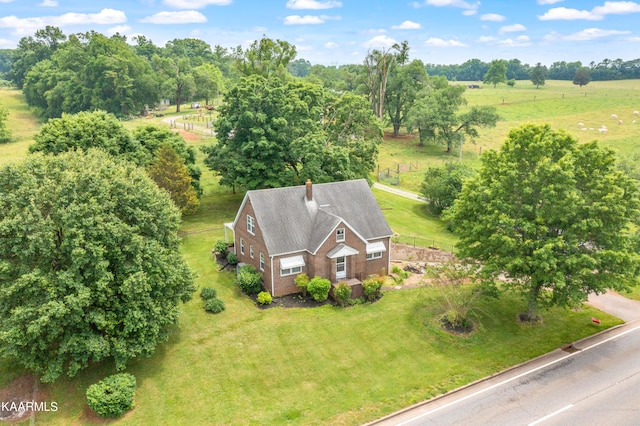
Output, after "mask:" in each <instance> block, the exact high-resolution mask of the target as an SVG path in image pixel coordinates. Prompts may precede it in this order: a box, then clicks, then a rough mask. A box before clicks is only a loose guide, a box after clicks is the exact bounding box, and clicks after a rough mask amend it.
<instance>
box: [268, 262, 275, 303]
mask: <svg viewBox="0 0 640 426" xmlns="http://www.w3.org/2000/svg"><path fill="white" fill-rule="evenodd" d="M269 263H270V265H271V295H272V296H273V292H274V291H275V290H276V287H275V286H276V284H275V282H274V279H273V256H269Z"/></svg>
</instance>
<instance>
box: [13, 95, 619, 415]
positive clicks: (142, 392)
mask: <svg viewBox="0 0 640 426" xmlns="http://www.w3.org/2000/svg"><path fill="white" fill-rule="evenodd" d="M592 84H593V83H592ZM546 88H548V87H546ZM546 88H545V89H546ZM516 89H517V86H516ZM516 89H512V90H516ZM540 90H541V91H542V90H544V89H540ZM482 91H483V93H488V92H489V89H482ZM478 92H480V91H478ZM0 96H1V98H0V99H1V102H2V103H3V105H5V106H7V107H9V103H10V102H15V104H14V105H15V107H16V108H17V109H16V111H24V113H23V115H22V116H21V115H19V114H15V115H14V110H13V109H11V107H9V109H10V111H11V114H12V115H11V116H10V120H13V119H14V117H15V118H16V119H18V118H19V120H22V121H20V122H19V123H16V122H13V121H12V122H11V123H12V124H11V125H12V126H15V128H16V129H21V130H20V131H21V132H24V133H23V134H21V135H19V136H18V137H17V139H18V140H17V141H16V142H13V143H10V144H6V145H0V164H7V163H10V162H12V161H18V160H20V159H21V158H24V156H26V152H27V146H28V145H29V144H30V143H31V138H32V135H33V133H35V132H36V131H37V127H38V125H37V121H36V120H34V119H33V118H32V117H31V116H30V115H29V114H28V111H27V110H26V107H21V106H20V105H21V99H22V98H21V95H20V94H19V93H18V92H15V93H11V91H4V90H0ZM22 104H23V103H22ZM21 108H24V109H21ZM20 117H21V118H20ZM155 121H159V119H149V120H147V122H155ZM139 124H143V123H142V120H134V121H131V122H126V123H125V125H126V126H127V127H136V126H137V125H139ZM494 130H495V129H494ZM505 134H506V133H505ZM188 142H189V143H190V144H192V145H194V146H197V145H201V144H203V143H207V140H206V139H203V138H202V137H201V136H199V135H198V136H194V137H188ZM396 142H397V143H396ZM405 143H406V146H405ZM469 145H470V146H471V147H473V145H471V144H469ZM412 146H413V147H412ZM496 147H497V145H496ZM383 148H384V149H389V150H396V151H388V152H397V154H396V156H397V157H398V158H401V157H402V156H404V155H406V158H407V159H411V158H412V157H415V155H414V156H412V155H411V154H409V153H410V152H411V150H416V151H415V152H420V153H422V154H424V153H427V154H429V153H431V154H430V155H425V158H427V159H428V160H425V161H428V162H431V161H433V162H434V163H435V162H439V161H444V160H443V158H444V157H445V156H444V155H443V153H442V151H443V149H442V147H441V146H438V147H430V146H428V147H424V148H422V149H421V150H417V147H415V144H413V145H412V144H411V141H410V140H406V139H405V140H403V142H402V143H400V141H391V140H387V141H385V143H384V147H383ZM383 155H388V154H383ZM473 156H474V154H473V152H472V150H471V149H470V150H465V161H477V159H475V158H474V157H473ZM381 158H382V156H381ZM402 158H404V157H402ZM200 160H201V157H200ZM402 161H404V159H402ZM412 161H416V159H415V158H414V159H413V160H412ZM419 161H422V160H421V159H420V160H419ZM202 170H203V178H202V179H203V184H204V189H205V196H204V197H203V199H202V203H201V208H200V211H199V212H198V213H197V214H196V215H193V216H191V217H188V218H186V219H185V220H184V223H183V225H182V227H181V231H180V232H181V235H182V237H183V243H182V252H183V255H184V256H185V258H186V259H187V261H188V262H189V264H190V265H191V267H192V268H193V269H194V270H195V271H196V273H197V284H198V286H199V287H203V286H212V287H215V288H216V289H217V290H218V295H219V298H220V299H222V300H223V301H224V302H225V305H226V310H225V311H224V312H222V313H221V314H218V315H211V314H207V313H206V312H205V311H204V309H203V304H202V301H201V300H200V298H199V297H198V294H197V293H196V294H195V295H194V298H193V300H191V301H190V302H188V303H187V304H185V305H184V306H183V309H182V310H183V313H182V316H181V320H180V325H179V326H178V327H176V328H175V329H174V330H173V331H172V333H171V337H170V339H169V341H168V342H166V343H164V344H161V345H160V346H159V347H158V349H157V351H156V354H155V355H154V356H152V357H150V358H141V359H137V360H134V362H132V363H131V364H130V366H129V368H128V369H127V371H128V372H130V373H132V374H134V375H135V376H136V377H137V380H138V389H137V392H136V408H135V409H134V410H132V411H131V412H128V413H127V414H126V415H124V416H123V417H122V418H119V419H117V420H115V421H113V422H109V423H113V424H118V425H120V424H122V425H139V424H172V425H181V424H185V425H187V424H188V425H191V424H282V423H290V424H305V425H306V424H327V423H331V424H361V423H363V422H366V421H370V420H373V419H375V418H378V417H380V416H383V415H385V414H388V413H390V412H392V411H394V410H397V409H400V408H402V407H405V406H407V405H409V404H412V403H415V402H418V401H420V400H423V399H427V398H430V397H432V396H435V395H438V394H441V393H443V392H446V391H448V390H451V389H454V388H456V387H458V386H461V385H463V384H465V383H469V382H471V381H474V380H477V379H479V378H481V377H484V376H486V375H489V374H492V373H495V372H497V371H500V370H502V369H504V368H506V367H509V366H511V365H514V364H517V363H520V362H523V361H525V360H527V359H530V358H532V357H535V356H538V355H540V354H542V353H545V352H548V351H549V350H552V349H555V348H557V347H559V346H561V345H562V344H565V343H568V342H571V341H574V340H578V339H580V338H582V337H585V336H587V335H590V334H593V333H596V332H598V331H601V330H602V329H604V328H606V327H610V326H613V325H615V324H619V323H620V321H619V320H618V319H616V318H613V317H611V316H609V315H606V314H603V313H601V312H599V311H596V310H594V309H592V308H590V307H584V308H583V309H582V310H579V311H573V310H571V311H569V310H562V309H552V310H546V311H543V312H541V314H542V315H543V317H544V323H543V324H541V325H539V326H536V327H531V326H523V325H519V324H518V323H517V321H516V316H517V313H518V312H519V311H520V310H521V309H523V302H521V301H519V300H517V299H514V298H512V297H509V296H505V297H502V298H501V299H498V300H496V299H489V300H484V301H482V303H481V305H480V307H479V308H480V309H479V310H478V313H477V322H478V325H479V328H478V329H477V331H475V332H474V333H472V334H471V335H469V336H462V335H452V334H449V333H446V332H443V331H442V330H441V327H440V323H439V318H440V315H441V314H442V313H443V310H442V309H443V308H442V303H441V300H440V297H441V295H440V294H439V293H438V292H437V291H436V290H434V289H432V288H429V287H422V288H415V289H404V290H396V291H387V292H385V294H384V296H383V298H382V299H381V300H379V301H378V302H376V303H374V304H365V305H357V306H353V307H350V308H346V309H342V308H335V307H331V306H324V307H321V308H314V309H309V308H293V309H284V308H273V309H266V310H262V309H259V308H257V307H256V306H254V304H253V302H252V301H251V300H250V299H249V298H248V297H246V296H244V295H242V294H241V292H240V291H239V289H238V288H237V286H236V285H235V284H234V279H233V278H234V276H233V274H231V273H229V272H226V271H219V270H218V266H217V265H216V263H215V262H214V261H213V259H212V256H211V253H210V250H211V247H212V246H213V244H214V243H215V241H217V240H218V239H221V238H224V230H223V226H222V225H223V223H224V222H230V221H232V220H233V219H234V216H235V213H236V210H237V207H238V206H239V204H240V202H241V199H242V194H232V193H230V191H228V189H226V188H223V187H220V186H219V185H218V184H217V183H216V180H215V178H214V177H213V175H212V174H211V173H210V172H209V171H208V170H207V169H206V168H204V167H202ZM419 174H420V172H416V173H415V175H416V176H417V175H419ZM403 185H404V183H403ZM409 188H411V186H409ZM374 194H375V196H376V198H377V199H378V201H379V203H380V205H381V207H382V209H383V213H384V214H385V216H386V217H387V219H388V221H389V222H390V225H391V227H392V229H393V230H394V232H396V233H398V234H399V236H400V238H404V237H409V238H410V237H411V236H416V235H417V236H428V238H429V239H433V240H435V241H438V242H441V243H443V244H454V243H455V236H453V235H452V234H450V233H448V232H447V231H446V229H445V227H444V225H443V224H442V223H441V222H440V221H439V220H437V219H435V218H432V217H430V216H429V215H427V214H426V212H425V211H424V205H423V204H421V203H418V202H415V201H411V200H405V199H399V198H395V196H393V195H391V194H387V193H383V192H382V191H377V190H376V191H374ZM406 242H410V240H407V241H406ZM592 316H598V317H599V318H600V319H601V321H602V324H601V325H600V326H597V325H595V324H593V323H592V322H591V317H592ZM113 372H114V371H113V369H112V366H111V365H108V364H101V365H96V366H92V367H91V368H89V369H88V370H86V371H84V372H82V373H80V374H79V375H78V376H76V377H75V378H73V379H67V378H61V379H60V380H59V381H58V382H56V383H55V384H51V385H45V384H40V385H39V391H40V392H42V394H43V395H46V399H47V400H48V401H56V402H58V404H59V407H60V408H59V410H58V411H57V412H49V413H39V414H37V415H36V417H35V420H36V423H45V424H53V425H69V424H76V425H82V424H95V423H96V422H98V423H100V422H101V421H100V420H97V419H96V418H95V416H93V415H92V414H91V413H90V411H89V410H88V408H87V406H86V402H85V396H84V393H85V391H86V388H87V387H88V386H89V385H90V384H92V383H95V382H96V381H98V380H100V379H102V378H103V377H104V376H106V375H108V374H111V373H113ZM23 374H24V371H22V369H20V368H19V367H18V366H17V365H16V363H15V361H13V360H8V359H0V388H1V387H3V386H6V385H7V384H8V383H9V382H10V381H11V380H13V379H14V378H16V377H19V376H21V375H23Z"/></svg>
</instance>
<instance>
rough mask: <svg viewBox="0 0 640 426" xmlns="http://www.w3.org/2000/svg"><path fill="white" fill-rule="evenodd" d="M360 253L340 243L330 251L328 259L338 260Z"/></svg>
mask: <svg viewBox="0 0 640 426" xmlns="http://www.w3.org/2000/svg"><path fill="white" fill-rule="evenodd" d="M358 253H360V252H359V251H358V250H356V249H354V248H353V247H349V246H348V245H346V244H343V243H340V244H338V245H337V246H335V247H334V248H333V249H331V250H329V253H327V257H328V258H329V259H336V258H338V257H343V256H345V257H346V256H353V255H354V254H358Z"/></svg>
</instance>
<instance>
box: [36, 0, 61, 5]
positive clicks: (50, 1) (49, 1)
mask: <svg viewBox="0 0 640 426" xmlns="http://www.w3.org/2000/svg"><path fill="white" fill-rule="evenodd" d="M38 6H42V7H56V6H58V1H57V0H43V1H42V3H38Z"/></svg>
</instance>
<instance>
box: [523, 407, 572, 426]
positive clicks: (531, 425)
mask: <svg viewBox="0 0 640 426" xmlns="http://www.w3.org/2000/svg"><path fill="white" fill-rule="evenodd" d="M571 407H573V404H569V405H567V406H566V407H563V408H561V409H559V410H557V411H554V412H553V413H551V414H547V415H546V416H544V417H543V418H541V419H538V420H536V421H535V422H533V423H529V424H528V426H534V425H537V424H538V423H542V422H544V421H545V420H547V419H550V418H551V417H553V416H556V415H558V414H560V413H562V412H563V411H566V410H568V409H569V408H571Z"/></svg>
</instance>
